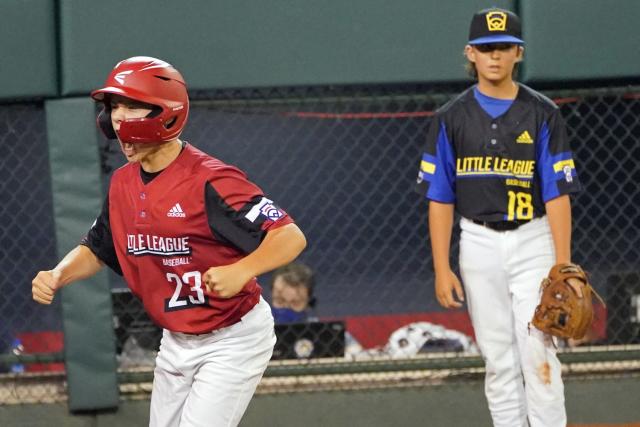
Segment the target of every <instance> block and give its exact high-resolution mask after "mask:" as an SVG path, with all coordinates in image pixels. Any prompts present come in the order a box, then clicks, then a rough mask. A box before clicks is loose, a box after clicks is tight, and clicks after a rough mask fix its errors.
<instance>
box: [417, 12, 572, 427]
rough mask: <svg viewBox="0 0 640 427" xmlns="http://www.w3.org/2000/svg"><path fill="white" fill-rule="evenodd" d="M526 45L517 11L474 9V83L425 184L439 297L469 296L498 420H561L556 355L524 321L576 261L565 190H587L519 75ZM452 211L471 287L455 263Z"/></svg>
mask: <svg viewBox="0 0 640 427" xmlns="http://www.w3.org/2000/svg"><path fill="white" fill-rule="evenodd" d="M523 44H524V41H523V40H522V35H521V26H520V20H519V18H518V17H517V16H516V15H515V14H514V13H512V12H510V11H507V10H503V9H497V8H492V9H486V10H482V11H480V12H478V13H476V14H475V15H474V17H473V19H472V21H471V26H470V30H469V42H468V44H467V46H466V47H465V53H466V56H467V59H468V60H469V64H468V65H469V66H470V71H472V74H474V76H476V77H477V79H478V83H477V84H476V85H474V86H472V87H470V88H469V89H467V90H465V91H463V92H462V93H461V94H459V95H458V96H456V97H455V98H454V99H452V100H451V101H449V102H448V103H447V104H445V105H444V106H443V107H442V108H440V109H439V110H438V112H437V113H436V115H435V117H434V119H433V121H432V122H431V126H430V129H429V132H428V135H427V147H426V149H425V152H424V154H423V156H422V161H421V164H420V171H419V174H418V188H419V191H420V192H421V193H422V194H423V195H424V196H426V198H427V199H428V200H429V233H430V236H431V246H432V251H433V262H434V270H435V294H436V297H437V298H438V301H439V302H440V304H441V305H442V306H443V307H446V308H458V307H461V306H462V303H463V301H464V300H465V298H464V297H465V293H466V302H467V304H468V308H469V313H470V316H471V321H472V323H473V328H474V331H475V334H476V339H477V341H478V345H479V347H480V350H481V352H482V355H483V357H484V360H485V362H486V378H485V394H486V397H487V401H488V404H489V409H490V411H491V416H492V419H493V424H494V426H504V427H507V426H508V427H513V426H526V425H529V426H532V427H538V426H539V427H560V426H564V425H566V422H567V417H566V411H565V407H564V387H563V383H562V378H561V366H560V361H559V360H558V358H557V356H556V352H555V347H554V345H553V343H552V342H551V339H550V337H545V336H544V334H543V333H542V332H541V331H539V330H537V329H536V328H534V327H530V326H529V322H530V321H531V319H532V317H533V313H534V310H535V308H536V305H537V304H538V302H539V301H540V296H539V289H540V282H541V281H542V279H543V278H544V277H546V276H547V274H548V272H549V269H550V268H551V267H552V266H553V265H554V264H562V263H568V262H570V261H571V204H570V198H569V195H570V194H571V193H575V192H577V191H580V189H581V185H580V181H579V179H578V175H577V173H576V169H575V165H574V162H573V158H572V153H571V148H570V146H569V140H568V138H567V132H566V129H565V124H564V120H563V119H562V116H561V115H560V111H559V109H558V108H557V106H556V105H555V104H554V103H553V102H552V101H551V100H549V99H548V98H546V97H545V96H543V95H542V94H540V93H538V92H536V91H534V90H533V89H531V88H529V87H527V86H525V85H523V84H520V83H517V82H516V81H514V79H513V74H514V69H515V67H516V65H517V63H518V62H520V61H521V60H522V57H523V52H524V47H523ZM454 211H457V212H458V213H459V214H460V216H461V217H462V218H461V219H460V228H461V234H460V257H459V266H460V274H461V277H462V282H463V283H464V292H463V288H462V285H461V283H460V281H459V280H458V278H457V276H456V274H455V273H454V272H453V271H452V269H451V266H450V265H449V252H450V242H451V231H452V226H453V223H454V221H453V220H454Z"/></svg>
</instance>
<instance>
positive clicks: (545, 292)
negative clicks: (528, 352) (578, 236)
mask: <svg viewBox="0 0 640 427" xmlns="http://www.w3.org/2000/svg"><path fill="white" fill-rule="evenodd" d="M541 287H542V298H541V299H540V304H539V305H538V307H536V311H535V313H534V315H533V320H532V323H533V325H534V326H535V327H536V328H538V329H540V330H541V331H542V332H545V333H547V334H550V335H554V336H556V337H560V338H573V339H580V338H582V337H583V336H584V334H585V333H586V332H587V329H589V327H590V326H591V322H592V321H593V303H592V301H591V300H592V298H593V295H595V296H596V297H598V299H599V300H600V302H601V303H602V304H603V305H604V301H603V300H602V298H601V297H600V295H598V293H597V292H596V291H595V290H594V289H593V288H592V287H591V285H590V284H589V280H588V279H587V275H586V274H585V272H584V271H582V268H580V266H579V265H576V264H557V265H554V266H553V268H551V271H549V276H548V277H546V278H545V279H544V280H543V281H542V285H541Z"/></svg>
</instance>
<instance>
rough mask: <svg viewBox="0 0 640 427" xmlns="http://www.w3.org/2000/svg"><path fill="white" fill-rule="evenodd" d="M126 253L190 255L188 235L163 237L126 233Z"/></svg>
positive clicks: (136, 254) (166, 255)
mask: <svg viewBox="0 0 640 427" xmlns="http://www.w3.org/2000/svg"><path fill="white" fill-rule="evenodd" d="M127 253H129V254H131V255H135V256H141V255H156V256H163V257H172V256H175V255H191V247H189V237H188V236H184V237H163V236H155V235H152V234H127Z"/></svg>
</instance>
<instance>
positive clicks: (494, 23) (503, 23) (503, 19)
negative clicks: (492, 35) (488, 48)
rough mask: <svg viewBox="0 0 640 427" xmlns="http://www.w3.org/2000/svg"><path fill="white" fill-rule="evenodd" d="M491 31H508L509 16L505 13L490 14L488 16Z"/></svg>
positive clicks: (488, 25) (488, 26)
mask: <svg viewBox="0 0 640 427" xmlns="http://www.w3.org/2000/svg"><path fill="white" fill-rule="evenodd" d="M486 18H487V28H488V29H489V31H504V30H506V29H507V14H506V13H504V12H489V13H487V15H486Z"/></svg>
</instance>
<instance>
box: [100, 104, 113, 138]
mask: <svg viewBox="0 0 640 427" xmlns="http://www.w3.org/2000/svg"><path fill="white" fill-rule="evenodd" d="M96 122H97V123H98V127H99V128H100V130H101V131H102V133H104V135H105V136H106V137H107V138H108V139H117V138H118V136H117V135H116V132H115V131H114V130H113V125H112V124H111V109H110V108H107V107H104V108H103V109H102V111H100V114H98V118H97V119H96Z"/></svg>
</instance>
